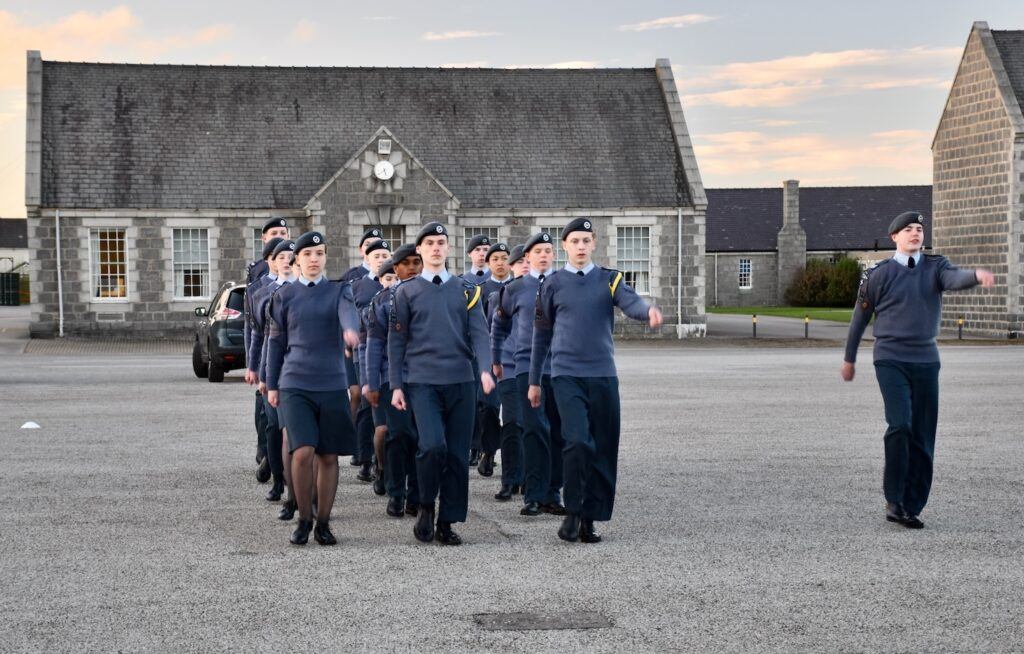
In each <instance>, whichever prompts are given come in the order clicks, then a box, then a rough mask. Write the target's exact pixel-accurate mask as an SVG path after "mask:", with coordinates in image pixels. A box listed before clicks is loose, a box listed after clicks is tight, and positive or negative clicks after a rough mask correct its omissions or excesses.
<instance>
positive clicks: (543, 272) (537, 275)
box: [530, 268, 551, 279]
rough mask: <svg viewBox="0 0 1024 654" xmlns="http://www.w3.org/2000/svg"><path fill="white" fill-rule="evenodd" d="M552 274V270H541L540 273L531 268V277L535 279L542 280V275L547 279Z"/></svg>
mask: <svg viewBox="0 0 1024 654" xmlns="http://www.w3.org/2000/svg"><path fill="white" fill-rule="evenodd" d="M550 274H551V271H550V270H540V271H538V270H534V269H533V268H530V277H533V278H534V279H540V276H541V275H544V276H545V277H547V276H548V275H550Z"/></svg>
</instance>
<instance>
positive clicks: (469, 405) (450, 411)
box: [406, 382, 478, 522]
mask: <svg viewBox="0 0 1024 654" xmlns="http://www.w3.org/2000/svg"><path fill="white" fill-rule="evenodd" d="M477 383H478V382H463V383H461V384H444V385H434V384H406V389H407V395H408V397H407V399H408V400H409V406H410V407H411V408H412V412H413V415H415V416H416V432H417V435H418V437H419V447H418V448H417V451H416V474H417V475H418V477H419V484H420V502H421V503H422V504H425V505H431V506H432V505H433V502H434V500H435V498H437V497H438V495H440V497H441V502H440V505H439V506H438V509H437V519H438V520H441V521H444V522H465V521H466V512H467V510H468V506H469V445H470V442H471V441H472V440H473V420H474V414H475V413H476V385H477Z"/></svg>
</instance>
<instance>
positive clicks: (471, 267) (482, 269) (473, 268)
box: [469, 266, 487, 275]
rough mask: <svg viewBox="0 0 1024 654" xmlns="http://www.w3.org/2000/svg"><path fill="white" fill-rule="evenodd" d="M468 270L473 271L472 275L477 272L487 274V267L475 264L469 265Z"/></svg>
mask: <svg viewBox="0 0 1024 654" xmlns="http://www.w3.org/2000/svg"><path fill="white" fill-rule="evenodd" d="M469 272H471V273H473V274H474V275H475V274H477V273H484V274H485V275H486V274H487V268H477V267H476V266H470V267H469Z"/></svg>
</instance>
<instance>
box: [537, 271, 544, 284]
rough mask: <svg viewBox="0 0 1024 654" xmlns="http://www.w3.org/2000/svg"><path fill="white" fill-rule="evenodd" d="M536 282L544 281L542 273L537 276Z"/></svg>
mask: <svg viewBox="0 0 1024 654" xmlns="http://www.w3.org/2000/svg"><path fill="white" fill-rule="evenodd" d="M537 281H538V282H542V281H544V273H541V274H540V275H538V276H537Z"/></svg>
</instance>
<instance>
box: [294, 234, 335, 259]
mask: <svg viewBox="0 0 1024 654" xmlns="http://www.w3.org/2000/svg"><path fill="white" fill-rule="evenodd" d="M314 245H327V241H326V240H325V239H324V235H323V234H321V233H320V232H306V233H305V234H303V235H302V236H300V237H299V238H297V239H295V256H298V255H299V251H300V250H302V249H304V248H309V247H313V246H314Z"/></svg>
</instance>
